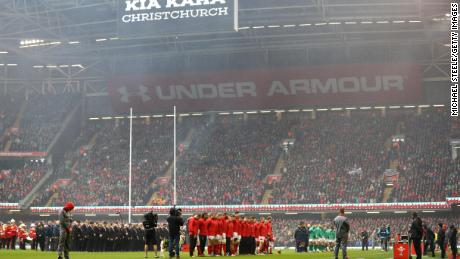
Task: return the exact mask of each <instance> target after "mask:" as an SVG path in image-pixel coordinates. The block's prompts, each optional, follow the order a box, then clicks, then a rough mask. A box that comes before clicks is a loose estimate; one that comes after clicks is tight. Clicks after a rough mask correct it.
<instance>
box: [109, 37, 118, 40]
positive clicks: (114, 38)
mask: <svg viewBox="0 0 460 259" xmlns="http://www.w3.org/2000/svg"><path fill="white" fill-rule="evenodd" d="M119 39H120V38H118V37H113V38H110V39H109V40H119Z"/></svg>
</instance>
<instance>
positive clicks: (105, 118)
mask: <svg viewBox="0 0 460 259" xmlns="http://www.w3.org/2000/svg"><path fill="white" fill-rule="evenodd" d="M102 119H103V120H111V119H112V117H102Z"/></svg>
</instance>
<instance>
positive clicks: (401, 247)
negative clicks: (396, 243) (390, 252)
mask: <svg viewBox="0 0 460 259" xmlns="http://www.w3.org/2000/svg"><path fill="white" fill-rule="evenodd" d="M398 251H399V255H400V256H403V253H404V251H406V249H404V247H403V246H400V247H399V248H398Z"/></svg>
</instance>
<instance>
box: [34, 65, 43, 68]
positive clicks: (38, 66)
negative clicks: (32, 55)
mask: <svg viewBox="0 0 460 259" xmlns="http://www.w3.org/2000/svg"><path fill="white" fill-rule="evenodd" d="M33 67H34V68H44V66H42V65H35V66H33Z"/></svg>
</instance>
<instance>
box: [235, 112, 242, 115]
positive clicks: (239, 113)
mask: <svg viewBox="0 0 460 259" xmlns="http://www.w3.org/2000/svg"><path fill="white" fill-rule="evenodd" d="M233 114H234V115H241V114H244V112H233Z"/></svg>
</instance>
